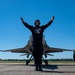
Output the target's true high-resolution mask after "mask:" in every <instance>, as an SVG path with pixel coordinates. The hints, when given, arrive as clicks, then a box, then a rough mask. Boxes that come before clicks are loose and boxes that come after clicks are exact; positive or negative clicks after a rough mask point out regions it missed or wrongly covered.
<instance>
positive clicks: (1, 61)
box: [0, 60, 74, 64]
mask: <svg viewBox="0 0 75 75" xmlns="http://www.w3.org/2000/svg"><path fill="white" fill-rule="evenodd" d="M0 63H26V61H25V60H23V61H19V60H18V61H7V60H0ZM30 63H34V61H31V62H30ZM48 63H49V64H50V63H74V61H50V60H49V61H48Z"/></svg>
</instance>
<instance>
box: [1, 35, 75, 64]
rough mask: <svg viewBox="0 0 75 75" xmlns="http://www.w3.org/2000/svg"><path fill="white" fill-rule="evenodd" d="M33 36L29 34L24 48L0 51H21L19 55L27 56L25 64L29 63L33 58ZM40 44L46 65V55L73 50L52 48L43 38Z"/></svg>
mask: <svg viewBox="0 0 75 75" xmlns="http://www.w3.org/2000/svg"><path fill="white" fill-rule="evenodd" d="M32 44H33V37H32V36H30V39H29V40H28V43H27V45H26V46H25V47H24V48H17V49H10V50H0V51H1V52H12V53H23V54H22V55H21V56H24V55H25V56H27V58H28V59H29V60H26V65H28V64H29V62H30V61H31V60H34V58H33V48H32ZM42 44H43V56H42V59H43V61H44V63H45V64H46V65H48V60H45V58H47V56H53V55H52V54H50V53H54V52H63V51H74V50H70V49H62V48H54V47H50V46H48V45H47V43H46V40H45V38H44V37H43V38H42Z"/></svg>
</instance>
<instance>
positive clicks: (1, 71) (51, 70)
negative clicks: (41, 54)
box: [0, 63, 75, 75]
mask: <svg viewBox="0 0 75 75" xmlns="http://www.w3.org/2000/svg"><path fill="white" fill-rule="evenodd" d="M42 68H43V71H35V70H34V69H35V66H34V65H33V64H29V65H28V66H27V65H25V63H0V75H75V65H74V64H73V63H67V64H66V63H64V64H62V63H52V64H50V65H48V66H46V65H42Z"/></svg>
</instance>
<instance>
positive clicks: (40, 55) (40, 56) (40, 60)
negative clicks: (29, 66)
mask: <svg viewBox="0 0 75 75" xmlns="http://www.w3.org/2000/svg"><path fill="white" fill-rule="evenodd" d="M38 60H39V61H38V62H39V71H43V70H42V53H40V54H39V58H38Z"/></svg>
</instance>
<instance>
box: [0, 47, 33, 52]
mask: <svg viewBox="0 0 75 75" xmlns="http://www.w3.org/2000/svg"><path fill="white" fill-rule="evenodd" d="M0 51H1V52H13V53H32V52H31V51H30V50H29V49H28V48H17V49H10V50H0Z"/></svg>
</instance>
